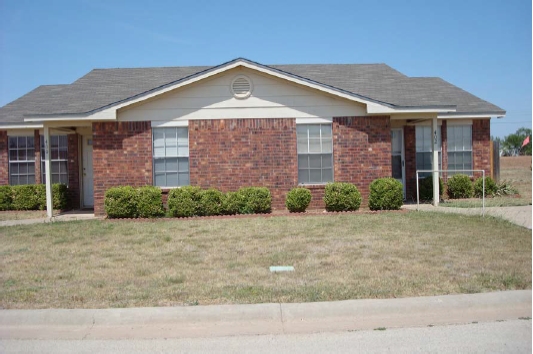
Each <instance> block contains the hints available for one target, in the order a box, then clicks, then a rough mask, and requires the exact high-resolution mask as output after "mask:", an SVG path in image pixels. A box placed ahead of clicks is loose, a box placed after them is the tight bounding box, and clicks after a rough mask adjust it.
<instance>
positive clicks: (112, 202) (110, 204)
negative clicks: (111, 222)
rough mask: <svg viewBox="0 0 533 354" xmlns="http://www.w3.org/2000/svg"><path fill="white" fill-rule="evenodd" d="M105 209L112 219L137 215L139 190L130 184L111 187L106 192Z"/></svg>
mask: <svg viewBox="0 0 533 354" xmlns="http://www.w3.org/2000/svg"><path fill="white" fill-rule="evenodd" d="M104 209H105V212H106V214H107V216H108V217H109V218H112V219H113V218H135V217H137V191H136V190H135V189H134V188H133V187H130V186H125V187H112V188H109V189H108V190H107V191H106V192H105V197H104Z"/></svg>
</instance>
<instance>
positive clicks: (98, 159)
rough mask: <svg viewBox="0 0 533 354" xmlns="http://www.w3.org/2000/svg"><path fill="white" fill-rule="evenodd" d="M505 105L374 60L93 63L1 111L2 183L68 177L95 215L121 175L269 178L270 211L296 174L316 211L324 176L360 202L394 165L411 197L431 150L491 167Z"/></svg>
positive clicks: (124, 181)
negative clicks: (493, 128)
mask: <svg viewBox="0 0 533 354" xmlns="http://www.w3.org/2000/svg"><path fill="white" fill-rule="evenodd" d="M503 115H505V111H503V110H502V109H501V108H499V107H497V106H495V105H493V104H491V103H489V102H486V101H484V100H482V99H480V98H478V97H476V96H474V95H472V94H470V93H468V92H466V91H464V90H462V89H460V88H458V87H456V86H454V85H452V84H450V83H448V82H446V81H444V80H442V79H440V78H431V77H428V78H425V77H418V78H412V77H407V76H405V75H403V74H402V73H400V72H398V71H396V70H394V69H392V68H390V67H389V66H387V65H384V64H364V65H359V64H354V65H352V64H350V65H273V66H266V65H262V64H259V63H256V62H252V61H250V60H247V59H242V58H239V59H235V60H232V61H230V62H227V63H224V64H221V65H219V66H215V67H170V68H136V69H96V70H93V71H91V72H90V73H88V74H87V75H85V76H83V77H81V78H80V79H78V80H77V81H75V82H73V83H72V84H67V85H52V86H40V87H38V88H36V89H35V90H33V91H31V92H29V93H28V94H26V95H24V96H22V97H21V98H19V99H17V100H15V101H13V102H11V103H9V104H7V105H6V106H4V107H2V108H0V185H5V184H28V183H45V182H46V181H47V180H51V181H52V183H56V182H61V183H65V184H67V185H68V189H69V193H70V194H69V195H70V203H71V206H72V207H74V208H94V211H95V214H97V215H102V214H103V213H104V209H103V197H104V193H105V191H106V189H108V188H110V187H112V186H119V185H131V186H143V185H156V186H160V187H161V188H162V189H163V191H164V192H165V191H168V190H169V189H170V188H176V187H180V186H184V185H198V186H201V187H215V188H218V189H220V190H222V191H231V190H236V189H238V188H239V187H242V186H265V187H268V188H269V189H270V190H271V192H272V196H273V207H274V208H275V209H280V208H284V200H285V195H286V193H287V192H288V191H289V190H290V189H291V188H294V187H296V186H298V185H301V186H305V187H306V188H309V189H310V190H311V191H312V195H313V201H312V205H311V207H312V208H323V202H322V197H323V192H324V186H325V184H326V183H328V182H332V181H338V182H351V183H354V184H356V185H357V186H358V188H359V189H360V190H361V192H362V194H363V198H364V199H367V197H368V189H369V184H370V182H371V181H372V180H374V179H376V178H379V177H386V176H393V177H394V178H397V179H398V180H400V181H401V182H402V183H403V184H404V193H405V197H406V198H407V199H410V198H413V196H415V195H416V190H415V188H416V187H415V186H416V177H415V171H416V170H417V169H418V170H422V169H424V170H425V169H433V160H434V159H433V156H438V167H439V169H445V170H446V169H464V170H472V169H483V170H485V171H486V173H487V174H490V156H489V155H490V148H489V146H490V145H489V144H490V119H491V117H501V116H503ZM46 142H48V144H46ZM46 146H48V148H49V155H48V159H49V162H50V164H49V166H50V168H49V170H48V171H46V165H47V164H46V160H47V158H46V154H45V153H44V150H46ZM435 167H437V166H435ZM47 176H49V178H47Z"/></svg>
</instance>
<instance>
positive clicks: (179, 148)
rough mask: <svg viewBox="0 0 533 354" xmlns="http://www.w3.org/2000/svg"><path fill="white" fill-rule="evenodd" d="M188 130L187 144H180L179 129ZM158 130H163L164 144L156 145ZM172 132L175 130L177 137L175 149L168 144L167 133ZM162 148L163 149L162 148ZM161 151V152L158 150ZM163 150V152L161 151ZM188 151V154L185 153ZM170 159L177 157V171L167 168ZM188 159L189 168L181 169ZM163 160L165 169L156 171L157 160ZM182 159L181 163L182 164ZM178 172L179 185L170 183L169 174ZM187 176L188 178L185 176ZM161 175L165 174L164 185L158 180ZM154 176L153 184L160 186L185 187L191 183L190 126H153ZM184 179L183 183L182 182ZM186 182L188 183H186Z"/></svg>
mask: <svg viewBox="0 0 533 354" xmlns="http://www.w3.org/2000/svg"><path fill="white" fill-rule="evenodd" d="M180 130H181V131H186V132H187V144H180V143H179V141H180V140H179V134H178V132H179V131H180ZM158 132H163V134H164V137H163V145H162V146H156V137H155V134H156V133H158ZM170 132H174V134H175V135H174V137H175V139H176V146H175V150H174V151H172V150H173V148H174V146H172V145H170V146H168V145H167V134H169V133H170ZM171 137H172V135H170V134H169V136H168V138H169V139H170V138H171ZM161 149H162V150H161ZM157 151H159V152H157ZM161 151H162V152H163V153H161ZM184 151H186V154H185V153H184ZM170 159H176V170H175V171H173V170H172V171H169V170H167V167H168V165H169V163H168V160H170ZM185 160H186V164H187V170H186V171H185V170H180V165H183V163H184V161H185ZM158 161H159V162H161V161H162V162H163V166H164V168H163V170H158V171H156V167H157V165H158V164H157V162H158ZM180 161H181V164H180ZM174 173H175V174H176V180H177V182H178V183H177V185H170V184H169V183H168V175H171V174H174ZM185 175H186V176H187V177H186V179H185V177H184V176H185ZM161 176H164V179H165V183H164V185H162V184H158V183H157V180H158V178H161ZM152 178H153V185H154V186H157V187H160V188H176V187H183V186H188V185H190V160H189V128H188V127H187V126H171V127H160V128H155V127H152ZM182 181H183V183H181V182H182ZM185 182H186V183H185Z"/></svg>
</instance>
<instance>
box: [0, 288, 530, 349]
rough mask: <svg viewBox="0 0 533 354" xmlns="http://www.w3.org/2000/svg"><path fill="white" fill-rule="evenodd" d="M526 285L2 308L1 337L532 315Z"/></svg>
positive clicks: (210, 333)
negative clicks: (304, 298)
mask: <svg viewBox="0 0 533 354" xmlns="http://www.w3.org/2000/svg"><path fill="white" fill-rule="evenodd" d="M531 294H532V293H531V290H517V291H502V292H494V293H482V294H468V295H444V296H428V297H418V298H402V299H378V300H374V299H370V300H346V301H337V302H317V303H295V304H276V303H271V304H256V305H212V306H198V307H155V308H127V309H94V310H81V309H73V310H67V309H47V310H0V339H78V340H79V339H133V338H135V339H156V338H195V337H220V336H234V335H264V334H289V333H317V332H336V331H348V330H350V331H353V330H371V329H375V328H378V327H384V328H399V327H422V326H433V325H449V324H464V323H472V322H485V321H499V320H511V319H518V318H519V317H531V300H532V295H531Z"/></svg>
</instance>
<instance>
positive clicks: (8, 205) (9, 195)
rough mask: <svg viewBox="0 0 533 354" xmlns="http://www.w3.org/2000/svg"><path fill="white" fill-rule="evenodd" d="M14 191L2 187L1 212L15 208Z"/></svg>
mask: <svg viewBox="0 0 533 354" xmlns="http://www.w3.org/2000/svg"><path fill="white" fill-rule="evenodd" d="M12 204H13V189H12V188H11V186H0V210H10V209H12V208H13V205H12Z"/></svg>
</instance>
